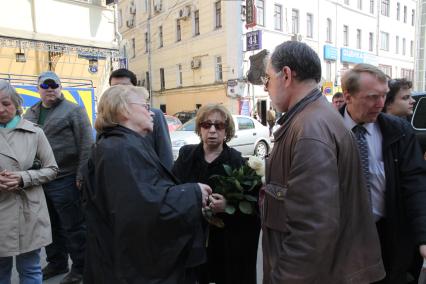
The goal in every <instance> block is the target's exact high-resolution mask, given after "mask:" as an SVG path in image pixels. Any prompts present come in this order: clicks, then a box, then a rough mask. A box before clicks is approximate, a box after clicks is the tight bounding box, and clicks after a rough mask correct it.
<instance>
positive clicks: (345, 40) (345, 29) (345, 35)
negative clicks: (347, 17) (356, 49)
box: [343, 25, 349, 46]
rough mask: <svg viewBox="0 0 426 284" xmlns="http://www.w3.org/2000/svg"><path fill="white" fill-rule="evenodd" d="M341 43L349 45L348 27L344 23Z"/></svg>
mask: <svg viewBox="0 0 426 284" xmlns="http://www.w3.org/2000/svg"><path fill="white" fill-rule="evenodd" d="M343 45H344V46H348V45H349V27H348V26H346V25H344V26H343Z"/></svg>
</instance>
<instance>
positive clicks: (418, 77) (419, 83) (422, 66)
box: [413, 0, 426, 92]
mask: <svg viewBox="0 0 426 284" xmlns="http://www.w3.org/2000/svg"><path fill="white" fill-rule="evenodd" d="M417 11H418V14H419V16H418V18H417V21H416V24H417V26H416V68H415V70H416V73H415V80H414V86H413V88H414V90H416V91H419V92H421V91H423V92H424V91H426V58H425V48H426V0H419V1H418V6H417Z"/></svg>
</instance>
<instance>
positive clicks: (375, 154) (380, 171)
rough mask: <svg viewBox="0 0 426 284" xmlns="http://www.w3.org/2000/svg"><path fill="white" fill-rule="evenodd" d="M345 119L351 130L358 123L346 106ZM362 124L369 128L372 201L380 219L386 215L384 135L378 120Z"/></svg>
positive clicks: (374, 211) (367, 135) (376, 216)
mask: <svg viewBox="0 0 426 284" xmlns="http://www.w3.org/2000/svg"><path fill="white" fill-rule="evenodd" d="M343 119H344V123H345V126H346V128H347V129H349V130H352V128H353V127H354V126H356V125H357V123H355V121H353V120H352V118H351V116H350V115H349V113H348V111H347V109H346V108H345V116H344V117H343ZM362 126H364V128H365V129H366V130H367V133H366V137H365V138H366V140H367V144H368V168H369V171H370V178H369V182H370V189H371V201H372V205H373V214H374V218H375V219H376V221H378V220H379V219H380V218H381V217H385V216H386V211H385V190H386V177H385V166H384V163H383V151H382V145H383V136H382V132H381V131H380V127H379V124H378V123H377V121H376V122H373V123H364V124H363V125H362Z"/></svg>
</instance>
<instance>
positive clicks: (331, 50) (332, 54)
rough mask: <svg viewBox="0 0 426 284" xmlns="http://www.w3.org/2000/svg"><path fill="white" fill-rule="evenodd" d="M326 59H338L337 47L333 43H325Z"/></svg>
mask: <svg viewBox="0 0 426 284" xmlns="http://www.w3.org/2000/svg"><path fill="white" fill-rule="evenodd" d="M324 59H325V60H333V61H336V60H337V48H336V47H334V46H331V45H324Z"/></svg>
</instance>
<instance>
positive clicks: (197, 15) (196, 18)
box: [194, 10, 200, 36]
mask: <svg viewBox="0 0 426 284" xmlns="http://www.w3.org/2000/svg"><path fill="white" fill-rule="evenodd" d="M199 34H200V11H199V10H197V11H194V35H195V36H197V35H199Z"/></svg>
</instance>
